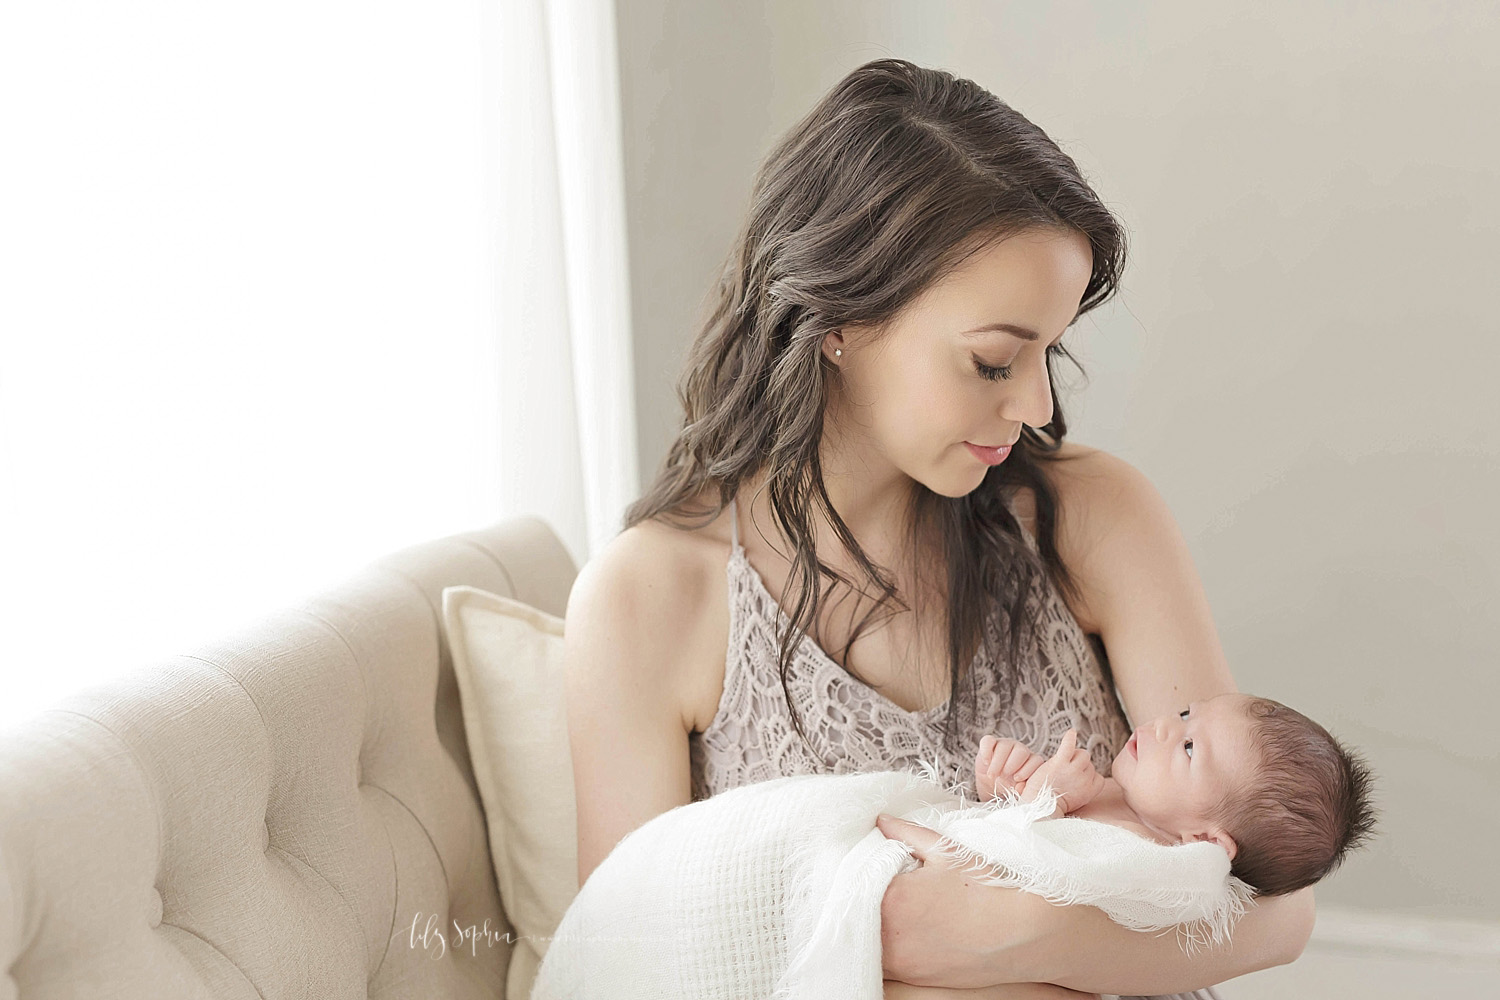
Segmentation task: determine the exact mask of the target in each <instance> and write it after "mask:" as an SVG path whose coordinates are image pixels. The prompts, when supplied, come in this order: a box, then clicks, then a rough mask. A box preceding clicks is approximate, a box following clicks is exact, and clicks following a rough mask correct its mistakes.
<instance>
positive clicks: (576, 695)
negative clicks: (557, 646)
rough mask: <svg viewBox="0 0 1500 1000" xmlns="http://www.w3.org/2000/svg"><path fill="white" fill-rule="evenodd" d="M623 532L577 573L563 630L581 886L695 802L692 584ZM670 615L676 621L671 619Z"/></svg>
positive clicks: (645, 540) (646, 542) (644, 544)
mask: <svg viewBox="0 0 1500 1000" xmlns="http://www.w3.org/2000/svg"><path fill="white" fill-rule="evenodd" d="M663 558H664V557H663V556H662V555H661V554H660V553H659V552H658V550H657V549H656V547H655V546H654V545H653V544H652V543H651V540H650V539H648V538H645V537H643V536H642V535H641V534H639V533H630V532H626V533H624V534H622V535H620V536H618V537H617V538H615V539H614V540H612V541H611V542H610V543H609V545H607V546H606V547H605V548H604V550H603V551H601V552H600V553H599V554H598V555H597V556H596V557H595V558H594V559H592V560H590V561H589V563H588V564H586V565H585V566H584V567H583V569H582V570H580V571H579V574H578V579H577V580H575V581H574V583H573V590H572V592H571V593H570V594H569V596H568V609H567V612H566V616H565V618H564V625H563V665H564V670H565V673H566V691H567V716H568V745H569V748H570V750H571V751H572V756H573V786H574V790H575V798H576V801H577V803H578V884H579V885H580V886H581V885H582V884H583V883H584V882H585V881H586V880H587V879H588V877H589V874H590V873H591V872H592V871H593V870H594V869H595V868H596V867H598V865H599V862H601V861H603V860H604V858H605V856H606V855H608V854H609V852H610V851H612V850H613V849H614V846H615V845H616V844H617V843H619V842H620V840H621V838H623V837H624V836H625V835H626V834H627V833H629V832H630V831H632V830H634V829H635V828H636V827H638V826H640V825H641V824H643V823H645V822H646V821H647V820H649V819H651V818H653V817H655V816H657V815H660V814H661V813H664V812H666V811H667V810H668V809H671V808H674V807H676V806H680V805H685V804H686V803H687V802H689V801H690V800H691V798H692V792H691V781H690V777H689V763H688V732H689V731H690V730H691V728H692V723H691V720H690V719H688V718H687V713H686V710H685V707H684V704H683V698H682V695H683V692H684V691H685V690H686V686H685V685H684V684H683V683H682V680H683V679H682V677H681V676H679V674H680V671H681V670H682V667H683V664H682V657H681V656H680V655H679V651H680V650H681V649H682V648H683V643H682V641H681V637H682V625H681V620H680V616H681V614H682V609H683V608H685V607H690V606H691V604H690V600H691V597H690V595H689V594H687V593H685V592H684V588H690V587H691V586H692V585H693V584H694V581H693V578H692V574H691V572H690V571H688V570H686V569H684V568H682V567H673V566H663V565H660V562H661V560H662V559H663ZM674 614H675V616H676V617H674Z"/></svg>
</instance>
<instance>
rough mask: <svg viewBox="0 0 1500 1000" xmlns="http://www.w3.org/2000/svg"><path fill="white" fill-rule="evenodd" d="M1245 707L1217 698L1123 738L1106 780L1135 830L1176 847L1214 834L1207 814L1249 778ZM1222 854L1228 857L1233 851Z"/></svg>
mask: <svg viewBox="0 0 1500 1000" xmlns="http://www.w3.org/2000/svg"><path fill="white" fill-rule="evenodd" d="M1247 700H1248V698H1247V696H1246V695H1242V694H1221V695H1218V696H1217V697H1214V698H1209V699H1208V700H1206V701H1195V702H1193V703H1192V704H1191V705H1189V706H1188V707H1187V708H1186V709H1184V710H1183V711H1182V712H1181V713H1179V714H1177V715H1168V716H1163V717H1162V718H1160V719H1155V720H1153V721H1151V722H1148V723H1146V724H1145V725H1143V726H1141V727H1139V728H1138V729H1136V731H1135V732H1134V733H1132V734H1131V736H1130V739H1129V741H1128V742H1126V744H1125V746H1124V747H1123V748H1122V749H1121V750H1120V753H1119V755H1118V756H1116V757H1115V760H1114V764H1113V765H1111V769H1110V777H1112V778H1114V779H1115V781H1116V782H1118V783H1119V785H1120V791H1121V793H1122V794H1123V795H1124V796H1125V804H1126V805H1128V806H1130V808H1131V809H1132V810H1133V811H1134V812H1135V814H1136V815H1137V816H1139V817H1140V818H1141V821H1142V822H1143V823H1145V824H1146V825H1147V826H1149V827H1151V828H1152V829H1153V830H1155V831H1157V832H1158V833H1161V834H1164V835H1166V836H1168V837H1170V838H1173V839H1175V840H1177V841H1179V842H1186V841H1191V840H1194V839H1204V838H1203V837H1200V835H1201V834H1209V835H1211V834H1213V833H1214V832H1216V830H1215V826H1214V822H1213V819H1212V816H1211V813H1212V810H1213V809H1214V808H1215V806H1217V804H1218V803H1219V802H1220V801H1221V799H1222V798H1223V797H1224V796H1225V795H1231V796H1232V795H1234V794H1236V793H1238V792H1242V791H1244V790H1245V789H1247V788H1248V787H1249V784H1250V782H1251V781H1252V780H1253V779H1254V776H1255V769H1254V764H1253V761H1254V760H1255V749H1254V746H1253V745H1252V735H1251V723H1250V717H1249V715H1248V714H1247V713H1246V711H1245V705H1246V702H1247ZM1218 832H1222V831H1218ZM1208 839H1213V838H1212V837H1211V836H1210V837H1209V838H1208ZM1225 847H1226V849H1228V850H1229V852H1230V857H1231V858H1232V857H1233V856H1234V850H1235V849H1234V848H1231V847H1230V846H1229V844H1227V843H1226V844H1225Z"/></svg>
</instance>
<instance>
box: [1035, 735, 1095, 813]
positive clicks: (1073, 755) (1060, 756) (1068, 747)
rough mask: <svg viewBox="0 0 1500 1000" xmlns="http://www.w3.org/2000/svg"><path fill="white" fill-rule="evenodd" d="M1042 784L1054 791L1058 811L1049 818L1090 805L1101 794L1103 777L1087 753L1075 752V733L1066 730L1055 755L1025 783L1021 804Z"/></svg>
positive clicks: (1078, 750)
mask: <svg viewBox="0 0 1500 1000" xmlns="http://www.w3.org/2000/svg"><path fill="white" fill-rule="evenodd" d="M1043 782H1046V783H1047V784H1050V785H1051V786H1052V787H1053V788H1055V789H1057V795H1058V797H1057V811H1055V812H1053V814H1052V815H1054V816H1057V815H1064V816H1066V815H1067V814H1068V813H1070V812H1072V811H1073V810H1075V809H1081V808H1083V807H1084V806H1085V805H1087V804H1088V803H1090V802H1092V801H1093V799H1094V796H1096V795H1098V794H1099V793H1100V792H1102V791H1104V776H1103V775H1102V774H1100V773H1099V772H1098V771H1097V770H1095V769H1094V762H1093V761H1092V760H1091V759H1090V758H1089V755H1088V752H1087V751H1085V750H1080V749H1078V730H1076V729H1069V730H1068V731H1067V732H1066V733H1064V734H1063V738H1062V742H1061V743H1059V744H1058V746H1057V752H1056V753H1055V754H1053V755H1052V757H1051V759H1049V760H1047V761H1046V762H1045V763H1043V764H1042V766H1041V767H1038V768H1037V769H1036V771H1035V772H1034V773H1033V774H1032V775H1031V780H1030V781H1028V782H1027V786H1026V790H1025V791H1024V792H1023V793H1022V795H1021V801H1022V802H1031V801H1032V800H1034V799H1035V798H1036V794H1037V792H1038V791H1040V790H1041V787H1042V784H1043Z"/></svg>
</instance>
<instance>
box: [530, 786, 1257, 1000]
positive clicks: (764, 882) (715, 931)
mask: <svg viewBox="0 0 1500 1000" xmlns="http://www.w3.org/2000/svg"><path fill="white" fill-rule="evenodd" d="M1053 802H1054V797H1053V795H1052V793H1051V789H1043V791H1042V792H1041V794H1039V795H1038V796H1037V798H1036V800H1035V801H1034V802H1031V803H1027V804H1021V803H1019V802H1016V801H1015V800H1014V799H1013V798H1012V799H1011V800H1010V801H1008V802H1002V801H999V800H996V801H992V802H990V803H987V804H977V805H976V804H974V803H973V802H966V801H965V800H964V799H963V797H962V795H961V794H960V793H956V792H955V791H949V790H947V789H945V788H943V787H942V786H941V785H940V784H938V783H937V782H936V781H934V780H932V774H931V773H930V772H929V773H928V774H927V775H917V774H911V773H908V772H904V771H882V772H875V773H865V774H846V775H798V776H794V777H788V778H777V779H774V780H771V781H763V782H758V783H756V784H751V785H743V786H741V787H739V788H733V789H730V790H728V791H725V792H721V793H719V794H718V795H715V796H713V797H712V798H710V799H705V800H703V801H700V802H694V803H690V804H688V805H684V806H679V807H677V808H675V809H670V810H668V811H667V812H664V813H662V814H661V815H659V816H656V817H654V818H653V819H651V820H650V821H649V822H647V823H645V824H644V825H642V826H641V827H639V828H638V829H636V830H634V831H632V832H631V833H630V834H628V835H627V836H626V837H624V838H623V839H621V841H620V842H619V843H618V844H617V845H615V848H614V850H613V851H612V852H610V854H609V856H608V857H607V858H605V859H604V861H603V862H602V863H601V864H600V865H599V867H598V868H596V869H595V870H594V871H593V873H592V874H590V876H589V879H588V881H587V882H586V883H585V884H584V886H583V887H582V889H580V890H579V893H578V895H577V897H576V898H575V899H574V900H573V903H572V905H571V906H570V907H569V908H568V911H567V913H566V914H565V915H564V916H563V919H562V922H561V923H560V924H559V925H558V928H557V932H556V934H555V935H554V936H553V938H552V941H551V943H550V944H549V945H548V947H547V952H546V955H545V957H544V959H543V961H542V965H541V968H540V969H539V970H538V972H537V978H536V982H535V985H534V986H533V989H532V993H531V1000H590V998H595V997H598V998H609V1000H629V998H636V997H639V998H642V1000H646V998H650V1000H677V998H680V1000H708V998H717V997H724V998H734V1000H813V998H818V1000H824V998H826V1000H851V998H852V1000H880V998H881V996H882V994H883V986H882V983H883V976H882V974H881V951H880V902H881V898H882V897H883V896H884V895H885V890H886V886H888V885H889V884H890V881H891V879H892V878H894V877H895V876H896V875H897V874H898V873H899V872H903V871H909V870H911V869H912V868H914V867H916V865H917V861H916V860H915V859H914V858H912V856H911V853H910V851H909V850H908V849H907V847H906V845H905V844H903V843H902V842H900V841H897V840H888V839H887V838H886V837H885V836H884V835H883V834H882V833H881V832H880V831H879V830H877V829H876V828H875V818H876V816H877V815H878V814H880V813H882V812H884V813H889V814H890V815H892V816H899V817H901V818H902V819H907V820H910V821H912V822H914V823H919V824H921V825H923V826H927V827H931V828H932V829H933V830H936V831H937V832H938V833H940V834H942V835H943V837H944V840H943V841H942V844H941V848H942V849H943V850H944V851H945V852H946V853H948V854H950V855H952V856H955V857H958V858H959V859H961V860H963V861H965V862H970V863H971V865H970V867H971V868H976V869H977V871H976V874H975V876H974V877H975V878H976V880H978V881H984V882H989V883H993V884H996V885H1005V886H1013V887H1016V888H1020V889H1025V890H1026V891H1029V892H1034V893H1037V894H1039V895H1042V896H1045V897H1046V898H1047V899H1049V900H1051V901H1052V902H1054V903H1059V904H1062V903H1085V904H1089V905H1093V906H1097V907H1099V908H1100V909H1102V910H1104V911H1105V913H1107V914H1108V915H1109V916H1110V918H1111V919H1113V920H1115V921H1116V922H1117V923H1120V924H1123V925H1125V926H1127V927H1131V928H1134V929H1136V930H1164V929H1167V928H1172V927H1176V928H1177V930H1178V932H1179V935H1180V936H1181V937H1182V939H1183V941H1184V943H1185V945H1186V947H1188V949H1189V950H1191V949H1192V948H1193V947H1195V946H1196V945H1198V944H1201V943H1203V942H1205V941H1208V940H1212V941H1215V942H1222V941H1224V940H1226V939H1227V937H1228V934H1229V931H1230V929H1231V928H1232V927H1233V925H1234V922H1235V920H1236V919H1238V917H1239V916H1240V914H1241V913H1243V912H1244V909H1245V906H1246V905H1247V903H1248V901H1249V899H1250V897H1251V890H1250V888H1249V887H1248V886H1247V885H1245V883H1244V882H1241V881H1240V880H1239V879H1237V878H1235V877H1233V876H1232V875H1230V873H1229V856H1228V855H1227V854H1226V853H1225V852H1224V850H1223V848H1221V847H1219V846H1218V845H1217V844H1213V843H1208V842H1198V843H1192V844H1179V845H1175V846H1169V845H1165V844H1158V843H1155V842H1154V841H1151V840H1148V839H1146V838H1144V837H1141V836H1138V835H1137V834H1135V833H1132V832H1131V831H1129V830H1125V829H1122V828H1120V827H1117V826H1113V825H1110V824H1107V823H1101V822H1098V821H1095V820H1086V819H1074V818H1068V817H1064V818H1060V819H1053V820H1044V819H1041V817H1045V816H1047V815H1049V814H1050V813H1051V812H1052V808H1053Z"/></svg>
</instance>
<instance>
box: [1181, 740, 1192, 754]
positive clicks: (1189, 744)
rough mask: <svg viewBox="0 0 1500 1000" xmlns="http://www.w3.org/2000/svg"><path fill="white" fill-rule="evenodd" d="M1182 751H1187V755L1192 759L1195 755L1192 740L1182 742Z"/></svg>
mask: <svg viewBox="0 0 1500 1000" xmlns="http://www.w3.org/2000/svg"><path fill="white" fill-rule="evenodd" d="M1182 749H1184V750H1186V751H1187V755H1188V756H1189V757H1191V756H1192V755H1193V741H1192V740H1183V741H1182Z"/></svg>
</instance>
